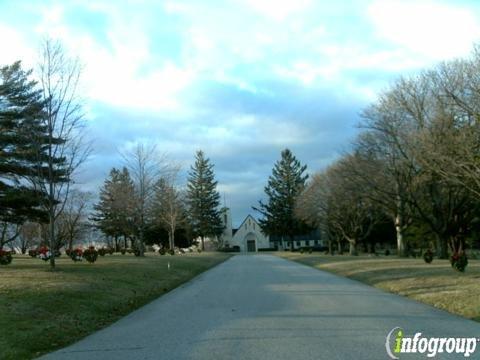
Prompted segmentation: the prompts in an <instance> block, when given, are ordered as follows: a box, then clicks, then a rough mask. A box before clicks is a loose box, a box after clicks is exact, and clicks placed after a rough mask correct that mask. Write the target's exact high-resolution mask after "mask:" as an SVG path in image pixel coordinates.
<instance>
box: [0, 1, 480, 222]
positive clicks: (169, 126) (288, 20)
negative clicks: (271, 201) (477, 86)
mask: <svg viewBox="0 0 480 360" xmlns="http://www.w3.org/2000/svg"><path fill="white" fill-rule="evenodd" d="M426 22H428V26H425V25H426ZM446 23H448V24H449V26H448V27H446V26H445V24H446ZM405 24H408V26H405ZM0 37H1V38H2V45H3V46H2V52H1V53H0V65H1V66H3V65H8V64H11V63H13V62H14V61H16V60H22V62H23V64H24V66H25V67H27V68H30V67H34V66H35V64H36V63H37V62H38V55H37V54H38V50H39V47H40V44H41V41H42V40H43V39H45V37H51V38H52V39H57V40H59V41H61V43H62V44H63V45H64V47H65V50H66V52H67V54H68V55H69V56H73V57H78V58H79V60H80V62H81V63H82V64H83V73H82V78H81V88H80V95H81V96H82V98H83V103H84V111H85V114H86V120H87V124H88V136H89V139H90V140H92V141H94V149H93V154H92V156H91V158H90V159H89V161H88V162H87V163H86V164H85V165H84V166H83V167H82V169H81V170H80V171H79V173H78V176H77V178H76V179H75V182H76V183H77V184H78V186H79V187H80V188H82V189H85V190H89V191H94V192H97V193H98V189H99V187H100V186H101V185H102V183H103V181H104V180H105V178H106V177H107V176H108V173H109V171H110V169H111V168H112V167H120V166H121V165H122V163H121V157H120V156H119V152H121V151H124V150H125V149H129V148H132V147H133V146H135V144H138V143H149V144H153V143H154V144H157V146H158V150H159V152H161V153H165V154H167V156H168V157H169V159H171V160H173V161H175V162H177V163H178V164H180V165H181V166H182V173H181V179H182V181H183V182H185V180H186V174H187V172H188V171H189V168H190V165H191V164H192V163H193V159H194V154H195V151H196V150H198V149H202V150H204V151H205V155H206V157H208V158H210V160H211V162H212V163H213V164H214V165H215V168H214V169H215V175H216V180H218V184H219V186H218V191H219V193H220V194H221V197H222V200H221V203H222V205H223V199H224V195H225V196H226V200H227V206H229V207H230V208H231V211H232V216H233V224H236V225H239V224H240V222H241V221H243V219H244V218H245V217H246V216H247V215H248V214H251V215H252V216H254V217H255V218H258V213H256V212H255V211H254V210H253V209H252V206H255V205H256V204H258V200H260V199H263V198H264V194H263V190H264V186H265V185H266V183H267V179H268V176H269V175H270V174H271V170H272V168H273V166H274V163H275V162H276V161H277V160H279V159H280V152H281V150H283V149H284V148H289V149H291V150H292V152H293V154H294V155H295V156H296V157H297V158H298V159H299V160H300V161H301V163H302V164H306V165H307V166H308V172H309V173H310V174H312V173H314V172H316V171H319V170H321V169H324V168H325V167H326V166H328V165H329V164H331V163H332V162H333V161H334V160H335V159H337V158H338V157H339V156H340V155H341V153H342V152H344V151H346V150H348V149H349V146H350V142H351V141H352V140H353V138H354V137H355V135H356V134H357V133H358V129H357V125H358V123H359V121H360V116H359V114H360V112H361V111H362V109H364V108H365V107H366V106H368V104H370V103H371V102H372V101H374V100H375V99H376V97H377V95H378V94H379V92H380V91H381V90H383V89H385V88H387V87H388V86H389V84H391V82H392V81H393V80H394V79H396V78H398V77H399V76H404V75H405V76H408V75H412V74H415V73H418V72H420V71H421V70H423V69H426V68H429V67H432V66H434V65H435V64H437V63H439V62H441V61H444V60H451V59H455V58H457V57H465V56H469V54H470V52H471V51H472V49H473V46H474V44H475V43H477V42H478V41H479V39H480V3H478V2H476V1H466V0H465V1H460V2H459V1H453V0H446V1H432V0H424V1H422V0H421V1H412V0H407V1H400V0H372V1H369V0H365V1H356V2H351V1H338V2H335V3H325V2H323V3H321V2H316V1H309V0H297V1H287V0H277V1H273V0H264V1H261V0H247V1H243V2H242V1H237V0H229V1H225V2H215V1H205V2H202V4H200V3H199V2H197V1H181V0H168V1H165V2H161V3H158V2H155V1H150V0H147V1H144V2H142V4H141V5H139V4H127V3H122V4H121V5H119V4H114V3H112V2H111V1H96V2H95V3H88V2H85V3H81V2H76V1H58V0H47V1H43V2H41V3H40V2H36V1H31V0H30V1H22V2H18V1H13V0H7V1H2V2H1V3H0Z"/></svg>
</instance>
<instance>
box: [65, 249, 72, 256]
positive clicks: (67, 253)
mask: <svg viewBox="0 0 480 360" xmlns="http://www.w3.org/2000/svg"><path fill="white" fill-rule="evenodd" d="M72 251H73V250H72V249H66V250H65V254H66V255H67V256H70V255H71V253H72Z"/></svg>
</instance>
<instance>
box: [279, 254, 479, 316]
mask: <svg viewBox="0 0 480 360" xmlns="http://www.w3.org/2000/svg"><path fill="white" fill-rule="evenodd" d="M275 254H276V255H279V256H281V257H284V258H287V259H290V260H294V261H297V262H300V263H303V264H306V265H309V266H313V267H315V268H317V269H321V270H326V271H329V272H332V273H335V274H338V275H342V276H346V277H348V278H351V279H355V280H358V281H361V282H364V283H366V284H369V285H372V286H375V287H377V288H380V289H383V290H386V291H389V292H392V293H395V294H400V295H403V296H407V297H409V298H412V299H415V300H418V301H421V302H424V303H426V304H430V305H433V306H435V307H437V308H440V309H443V310H446V311H449V312H451V313H453V314H457V315H460V316H463V317H466V318H469V319H472V320H475V321H480V281H479V280H480V261H479V260H469V264H468V266H467V269H466V271H465V273H460V272H457V271H454V270H453V269H452V267H451V266H450V262H449V261H448V260H438V259H434V260H433V263H431V264H426V263H425V262H424V261H423V259H403V258H396V257H373V258H372V257H367V256H358V257H356V256H329V255H316V254H300V253H290V252H279V253H275Z"/></svg>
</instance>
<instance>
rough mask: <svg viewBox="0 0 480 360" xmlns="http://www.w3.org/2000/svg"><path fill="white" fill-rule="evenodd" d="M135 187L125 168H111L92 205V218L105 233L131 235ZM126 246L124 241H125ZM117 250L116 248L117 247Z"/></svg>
mask: <svg viewBox="0 0 480 360" xmlns="http://www.w3.org/2000/svg"><path fill="white" fill-rule="evenodd" d="M134 193H135V189H134V185H133V182H132V179H131V178H130V174H129V172H128V170H127V168H125V167H124V168H123V169H122V171H120V170H118V169H115V168H113V169H112V170H110V175H109V177H108V178H107V179H106V180H105V182H104V185H103V187H102V188H101V189H100V200H99V202H98V203H97V204H95V205H94V210H95V213H94V215H93V217H92V220H93V221H95V222H96V223H97V227H98V228H99V229H100V230H101V231H102V232H103V233H104V234H105V235H106V236H111V237H113V238H114V239H115V244H116V246H117V247H118V238H119V237H120V236H123V237H124V240H126V238H127V237H130V236H132V235H133V232H134V231H133V222H134V216H135V214H134V202H135V194H134ZM125 246H126V241H125ZM117 250H118V249H117Z"/></svg>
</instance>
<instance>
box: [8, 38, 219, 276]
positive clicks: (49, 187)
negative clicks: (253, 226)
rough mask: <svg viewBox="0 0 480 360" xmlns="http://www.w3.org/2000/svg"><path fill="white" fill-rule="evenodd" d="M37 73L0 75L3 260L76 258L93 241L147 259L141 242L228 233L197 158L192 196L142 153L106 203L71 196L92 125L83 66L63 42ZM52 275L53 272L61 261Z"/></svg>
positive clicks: (105, 195)
mask: <svg viewBox="0 0 480 360" xmlns="http://www.w3.org/2000/svg"><path fill="white" fill-rule="evenodd" d="M38 62H39V64H38V66H37V67H36V68H35V69H33V70H32V69H24V68H23V66H22V63H21V61H17V62H15V63H13V64H11V65H6V66H3V67H1V68H0V250H2V249H3V248H4V247H5V246H13V244H15V245H17V246H20V248H21V251H22V252H23V253H25V252H26V251H27V249H29V248H30V247H32V246H39V245H42V246H47V247H48V248H49V249H50V250H51V251H52V252H58V251H59V249H60V248H62V247H64V248H66V249H70V250H71V249H72V246H73V245H74V243H75V242H79V241H82V240H84V239H85V238H86V237H87V236H88V234H89V232H92V231H93V230H94V229H97V230H100V231H101V232H102V233H103V234H104V235H106V236H107V237H109V238H111V239H113V241H114V243H115V245H117V249H118V247H119V246H120V239H123V240H124V241H126V239H128V240H130V242H131V243H132V245H133V246H134V247H135V250H136V253H137V254H138V255H140V256H142V255H143V253H144V250H145V242H146V241H147V242H148V241H149V240H150V241H151V242H154V240H157V239H158V237H159V236H161V233H162V231H163V232H166V233H167V236H168V243H167V244H166V246H167V247H169V248H171V249H172V248H173V247H174V246H175V236H176V235H178V234H183V240H184V242H187V243H191V242H192V239H195V238H200V239H201V242H202V247H203V244H204V239H205V238H206V237H216V236H219V235H220V234H221V232H222V230H223V224H222V222H221V218H220V209H219V199H220V195H219V194H218V192H217V190H216V187H217V181H216V180H215V176H214V171H213V164H211V163H210V160H209V159H208V158H206V157H205V156H204V153H203V152H202V151H198V152H197V153H196V158H195V164H194V166H192V168H191V171H190V172H189V178H188V183H187V186H186V188H185V187H182V186H181V184H179V183H178V181H177V174H178V172H179V168H178V167H173V166H170V165H169V164H168V163H167V162H165V161H162V159H161V158H158V157H155V154H156V152H155V151H153V150H154V149H152V148H147V147H145V146H143V145H141V144H140V145H138V146H137V147H136V148H134V149H133V150H131V151H129V152H125V153H124V154H123V158H124V167H123V168H122V169H115V168H114V169H112V170H111V171H110V175H109V177H108V179H107V180H106V181H105V183H104V185H103V187H102V189H101V191H100V198H99V200H98V201H97V202H95V204H94V206H93V209H91V204H92V202H93V201H94V199H93V194H91V193H88V192H84V191H81V190H80V189H79V188H76V187H75V186H74V180H75V179H74V178H75V174H76V171H77V170H78V169H79V167H80V166H81V165H82V164H83V163H84V162H85V161H86V160H87V158H88V157H89V155H90V153H91V151H92V147H91V145H90V142H89V141H88V139H86V133H85V129H86V122H85V121H84V112H83V108H82V101H81V99H80V98H79V96H78V93H77V90H78V84H79V80H80V76H81V66H80V63H79V62H78V60H77V59H75V58H72V57H70V56H68V54H67V53H66V52H65V50H64V49H63V47H62V45H61V44H60V43H59V42H55V41H52V40H46V41H45V42H44V43H43V44H42V50H41V52H40V56H39V61H38ZM50 265H51V267H52V268H55V256H51V258H50Z"/></svg>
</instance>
